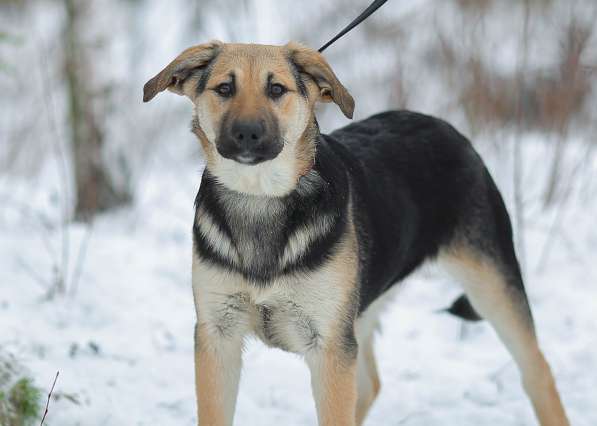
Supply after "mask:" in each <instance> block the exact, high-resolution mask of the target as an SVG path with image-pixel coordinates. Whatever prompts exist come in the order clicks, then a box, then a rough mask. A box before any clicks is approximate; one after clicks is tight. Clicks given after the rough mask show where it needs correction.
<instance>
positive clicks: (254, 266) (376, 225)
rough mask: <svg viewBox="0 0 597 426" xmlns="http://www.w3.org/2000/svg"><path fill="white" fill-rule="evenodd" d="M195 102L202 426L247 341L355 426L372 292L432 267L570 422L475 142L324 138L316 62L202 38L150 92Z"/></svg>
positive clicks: (210, 421)
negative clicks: (305, 371)
mask: <svg viewBox="0 0 597 426" xmlns="http://www.w3.org/2000/svg"><path fill="white" fill-rule="evenodd" d="M165 89H169V90H171V91H173V92H175V93H178V94H181V95H186V96H187V97H188V98H190V99H191V100H192V101H193V104H194V115H193V132H194V133H195V134H196V135H197V137H198V138H199V141H200V142H201V145H202V147H203V150H204V153H205V157H206V161H207V167H206V169H205V172H204V175H203V179H202V181H201V187H200V189H199V193H198V195H197V199H196V216H195V224H194V227H193V232H194V250H193V292H194V297H195V306H196V310H197V326H196V330H195V341H196V343H195V351H196V355H195V363H196V385H197V402H198V414H199V424H200V425H202V426H219V425H231V424H232V419H233V414H234V406H235V401H236V395H237V389H238V383H239V377H240V370H241V353H242V347H243V341H244V339H245V336H247V335H249V334H251V333H253V334H256V335H257V336H259V337H260V338H261V339H262V340H263V341H264V342H265V343H267V344H268V345H271V346H275V347H278V348H282V349H285V350H287V351H291V352H295V353H299V354H302V355H304V357H305V359H306V361H307V363H308V365H309V367H310V369H311V381H312V385H313V394H314V397H315V401H316V406H317V413H318V418H319V424H320V425H326V426H331V425H340V426H350V425H360V424H362V423H363V421H364V418H365V416H366V414H367V410H368V409H369V407H370V406H371V404H372V403H373V400H374V399H375V397H376V395H377V394H378V392H379V389H380V382H379V378H378V374H377V368H376V365H375V360H374V356H373V348H372V342H373V332H374V329H375V327H376V323H377V314H378V312H379V310H380V305H381V304H382V302H381V300H382V296H383V295H384V294H387V291H388V289H390V287H392V286H393V285H394V284H396V283H398V282H400V281H401V280H402V279H403V278H404V277H406V276H407V275H409V274H410V273H411V272H412V271H414V270H415V269H416V268H418V267H419V266H420V265H421V264H422V263H424V262H425V261H427V260H438V261H439V262H440V263H442V264H444V265H445V266H447V269H448V270H449V271H450V272H452V273H454V274H455V276H457V277H458V279H459V281H460V282H461V283H462V286H463V288H464V290H465V293H466V295H467V296H468V299H469V300H470V302H471V304H472V306H474V309H475V310H476V311H477V312H478V313H479V314H480V315H481V316H482V317H483V318H485V319H487V320H489V321H490V322H491V324H492V325H493V326H494V327H495V329H496V331H497V333H498V335H499V336H500V338H501V339H502V340H503V342H504V344H505V345H506V346H507V348H508V349H509V351H510V352H511V354H512V356H513V358H514V360H515V361H516V363H517V365H518V367H519V368H520V371H521V375H522V382H523V384H524V388H525V390H526V392H527V394H528V396H529V397H530V399H531V401H532V403H533V406H534V409H535V413H536V415H537V417H538V419H539V422H540V424H541V425H542V426H563V425H568V420H567V419H566V415H565V413H564V409H563V407H562V404H561V402H560V398H559V396H558V392H557V390H556V387H555V384H554V379H553V377H552V374H551V372H550V368H549V366H548V364H547V362H546V361H545V359H544V357H543V355H542V353H541V350H540V349H539V346H538V344H537V339H536V336H535V330H534V326H533V319H532V316H531V311H530V309H529V304H528V301H527V297H526V295H525V291H524V287H523V283H522V279H521V275H520V270H519V266H518V262H517V260H516V255H515V253H514V247H513V244H512V230H511V226H510V221H509V218H508V214H507V212H506V209H505V207H504V203H503V201H502V198H501V196H500V194H499V192H498V190H497V188H496V185H495V183H494V182H493V180H492V179H491V177H490V175H489V173H488V171H487V169H486V168H485V166H484V165H483V162H482V161H481V159H480V158H479V156H478V155H477V154H476V152H475V151H474V149H473V148H472V146H471V144H470V143H469V141H468V140H467V139H466V138H465V137H463V136H462V135H461V134H460V133H458V132H457V131H456V130H455V129H454V128H453V127H451V126H450V125H449V124H447V123H445V122H443V121H441V120H438V119H436V118H432V117H428V116H425V115H421V114H417V113H413V112H406V111H390V112H385V113H382V114H378V115H375V116H373V117H370V118H368V119H366V120H363V121H360V122H357V123H354V124H351V125H349V126H347V127H345V128H342V129H340V130H337V131H335V132H334V133H332V134H331V135H329V136H328V135H322V134H320V133H319V129H318V126H317V121H316V118H315V115H314V106H315V103H316V102H318V101H323V102H330V101H332V102H335V103H336V104H337V105H338V106H339V107H340V109H341V110H342V112H343V113H344V114H345V115H346V116H347V117H349V118H350V117H352V113H353V109H354V102H353V99H352V97H351V96H350V94H349V93H348V91H347V90H346V88H345V87H344V86H343V85H342V84H341V83H340V82H339V81H338V79H337V77H336V76H335V75H334V72H333V71H332V69H331V68H330V66H329V65H328V63H327V62H326V61H325V59H324V58H323V56H321V55H320V54H319V53H317V52H316V51H314V50H311V49H309V48H306V47H303V46H301V45H298V44H295V43H290V44H287V45H285V46H264V45H255V44H223V43H220V42H211V43H208V44H203V45H199V46H195V47H192V48H190V49H187V50H185V51H184V52H183V53H182V54H181V55H180V56H178V57H177V58H176V59H174V61H172V62H171V63H170V64H169V65H168V66H167V67H166V68H165V69H164V70H163V71H161V72H160V73H159V74H158V75H157V76H155V77H154V78H152V79H151V80H150V81H149V82H147V84H146V85H145V87H144V98H143V100H144V101H149V100H151V99H152V98H153V97H154V96H155V95H156V94H157V93H159V92H161V91H163V90H165Z"/></svg>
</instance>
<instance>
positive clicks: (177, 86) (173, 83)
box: [143, 40, 222, 102]
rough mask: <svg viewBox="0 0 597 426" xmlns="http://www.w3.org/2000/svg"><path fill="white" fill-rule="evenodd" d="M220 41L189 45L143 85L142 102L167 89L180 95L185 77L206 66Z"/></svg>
mask: <svg viewBox="0 0 597 426" xmlns="http://www.w3.org/2000/svg"><path fill="white" fill-rule="evenodd" d="M221 47H222V42H220V41H217V40H214V41H211V42H209V43H205V44H200V45H197V46H193V47H189V48H188V49H186V50H185V51H184V52H182V53H181V54H180V55H178V56H177V57H176V59H174V60H173V61H172V62H170V63H169V64H168V66H166V68H164V69H163V70H162V71H160V72H159V73H158V74H157V75H156V76H155V77H154V78H152V79H151V80H149V81H148V82H147V83H145V86H143V102H149V101H150V100H152V99H153V98H154V97H155V95H157V94H158V93H160V92H162V91H164V90H166V89H169V90H170V91H172V92H174V93H178V94H179V95H182V94H183V93H182V85H183V83H184V81H185V79H186V78H187V77H188V76H189V75H191V73H193V72H194V71H196V70H197V69H201V68H204V67H206V66H207V65H208V64H209V63H210V61H212V60H213V59H214V58H215V57H216V56H217V54H218V52H219V50H220V48H221Z"/></svg>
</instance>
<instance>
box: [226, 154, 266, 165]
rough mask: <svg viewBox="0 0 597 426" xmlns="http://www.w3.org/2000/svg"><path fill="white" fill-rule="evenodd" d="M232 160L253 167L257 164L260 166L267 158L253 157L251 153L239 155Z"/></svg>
mask: <svg viewBox="0 0 597 426" xmlns="http://www.w3.org/2000/svg"><path fill="white" fill-rule="evenodd" d="M231 159H232V160H234V161H236V162H237V163H240V164H246V165H249V166H253V165H255V164H259V163H262V162H264V161H265V158H264V157H263V156H261V155H253V154H251V153H246V154H239V155H236V156H234V157H232V158H231Z"/></svg>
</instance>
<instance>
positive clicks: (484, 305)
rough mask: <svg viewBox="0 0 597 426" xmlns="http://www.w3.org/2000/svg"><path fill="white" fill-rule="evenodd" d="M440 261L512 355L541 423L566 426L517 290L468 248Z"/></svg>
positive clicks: (554, 388) (550, 377) (551, 379)
mask: <svg viewBox="0 0 597 426" xmlns="http://www.w3.org/2000/svg"><path fill="white" fill-rule="evenodd" d="M442 260H443V261H444V264H445V265H446V266H447V267H448V270H449V271H450V272H452V273H453V274H454V275H455V276H456V277H457V278H459V280H460V282H461V284H462V285H463V288H464V290H465V292H466V294H467V296H468V297H469V299H470V301H471V303H472V305H473V307H474V308H475V310H477V312H479V314H481V316H482V317H483V318H485V319H487V320H488V321H489V322H490V323H491V324H492V326H493V327H494V328H495V330H496V332H497V334H498V336H499V337H500V339H501V340H502V341H503V342H504V344H505V346H506V348H507V349H508V350H509V352H510V354H511V355H512V357H513V358H514V361H515V362H516V364H517V365H518V368H519V370H520V372H521V376H522V382H523V385H524V388H525V391H526V393H527V395H528V396H529V398H530V399H531V402H532V404H533V408H534V410H535V414H536V415H537V418H538V419H539V423H540V424H541V426H569V424H570V423H569V422H568V419H567V418H566V414H565V412H564V408H563V406H562V403H561V401H560V397H559V395H558V391H557V389H556V386H555V380H554V378H553V375H552V374H551V370H550V368H549V365H548V364H547V362H546V361H545V358H544V356H543V354H542V352H541V349H540V348H539V345H538V342H537V338H536V336H535V330H534V326H533V321H532V318H531V317H530V314H529V313H528V311H527V310H526V302H524V301H523V299H522V297H523V295H522V294H521V293H520V291H519V290H517V289H516V288H513V287H512V285H510V284H508V282H507V281H506V277H505V275H504V273H502V272H501V271H500V269H499V268H498V267H497V266H496V264H495V263H494V262H493V261H492V260H490V259H488V258H487V257H486V256H484V255H482V254H480V253H477V252H475V251H474V250H472V249H469V248H458V249H455V250H451V251H450V252H449V253H445V254H444V255H443V256H442Z"/></svg>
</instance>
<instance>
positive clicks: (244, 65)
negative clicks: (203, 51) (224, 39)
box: [213, 43, 291, 76]
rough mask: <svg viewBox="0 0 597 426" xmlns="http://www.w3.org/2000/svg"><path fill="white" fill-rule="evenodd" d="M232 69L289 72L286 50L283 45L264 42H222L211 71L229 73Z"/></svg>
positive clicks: (257, 72)
mask: <svg viewBox="0 0 597 426" xmlns="http://www.w3.org/2000/svg"><path fill="white" fill-rule="evenodd" d="M234 70H250V71H251V72H252V73H256V74H255V76H257V75H262V74H263V73H264V72H268V73H273V74H288V75H290V74H291V69H290V63H289V61H288V51H287V49H286V47H285V46H271V45H265V44H241V43H230V44H224V45H223V46H222V49H221V51H220V52H219V54H218V56H217V58H216V60H215V62H214V64H213V73H214V74H220V73H229V72H232V71H234Z"/></svg>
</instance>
